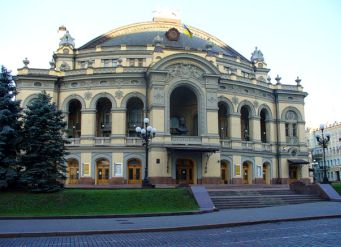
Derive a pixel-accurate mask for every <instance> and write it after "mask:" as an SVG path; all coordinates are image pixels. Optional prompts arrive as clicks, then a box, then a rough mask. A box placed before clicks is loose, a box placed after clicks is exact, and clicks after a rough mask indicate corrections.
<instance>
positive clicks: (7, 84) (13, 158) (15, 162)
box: [0, 66, 22, 189]
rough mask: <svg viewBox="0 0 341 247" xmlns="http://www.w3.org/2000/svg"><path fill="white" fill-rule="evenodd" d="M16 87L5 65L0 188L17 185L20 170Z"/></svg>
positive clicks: (0, 86) (0, 90) (0, 89)
mask: <svg viewBox="0 0 341 247" xmlns="http://www.w3.org/2000/svg"><path fill="white" fill-rule="evenodd" d="M16 95H17V91H16V87H15V84H14V81H13V79H12V76H11V73H10V72H9V71H7V69H6V68H5V67H3V66H2V67H1V72H0V189H6V188H8V189H9V188H12V187H14V186H15V185H16V180H17V179H18V174H19V171H20V167H21V166H20V161H19V153H20V149H19V145H20V142H21V140H22V138H21V121H19V119H20V117H21V110H22V109H21V108H20V101H18V100H15V96H16Z"/></svg>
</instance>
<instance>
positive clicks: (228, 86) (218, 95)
mask: <svg viewBox="0 0 341 247" xmlns="http://www.w3.org/2000/svg"><path fill="white" fill-rule="evenodd" d="M171 28H175V29H177V30H178V31H179V37H178V39H177V40H170V39H169V38H167V36H166V35H165V34H166V32H167V31H168V30H169V29H171ZM189 28H190V29H191V32H192V33H193V37H192V38H190V37H188V36H186V35H184V34H183V27H182V25H181V24H180V23H179V22H178V21H174V22H172V21H170V20H167V21H163V20H161V19H158V20H156V21H152V22H145V23H138V24H133V25H129V26H126V27H121V28H118V29H115V30H113V31H111V32H109V33H107V34H105V35H102V36H100V37H98V38H95V39H94V40H92V41H90V42H88V43H87V44H85V45H83V46H82V47H80V48H75V43H74V39H73V38H72V37H71V35H70V34H69V33H67V36H64V37H62V39H61V43H60V46H59V47H58V48H57V50H56V52H55V54H54V56H53V59H54V60H53V61H52V62H51V64H52V65H53V66H52V65H51V68H50V69H46V70H44V69H31V68H29V67H28V62H27V61H26V60H25V66H24V67H23V68H21V69H19V70H18V75H17V77H16V83H17V86H18V92H19V94H18V98H19V99H21V100H22V104H23V107H25V106H26V105H27V104H29V103H30V101H31V100H34V98H35V97H36V95H37V94H38V93H39V92H41V91H42V90H45V91H47V93H49V94H50V95H51V96H52V97H53V100H54V102H55V103H56V104H57V106H58V108H59V109H61V110H62V111H63V112H64V114H65V120H66V121H67V122H68V125H67V131H66V136H65V137H66V138H68V139H69V140H70V144H69V145H68V150H69V152H70V155H68V156H67V157H66V159H67V167H68V169H67V170H68V180H67V183H70V184H73V183H92V184H119V183H141V179H142V178H143V177H144V167H145V158H146V157H145V153H144V147H143V146H142V143H141V139H140V138H139V137H137V136H136V133H135V128H136V127H137V126H140V127H143V126H142V125H143V118H144V117H148V118H149V119H150V124H151V125H152V126H153V127H155V128H156V129H157V133H156V137H155V138H154V139H153V141H152V143H151V145H150V149H149V152H148V157H149V176H150V179H151V181H152V182H154V183H171V184H176V183H178V184H181V183H186V184H187V183H194V184H196V183H238V184H243V183H249V184H250V183H275V182H285V183H288V182H292V181H296V180H302V181H307V179H309V175H308V167H307V166H304V165H300V164H297V162H296V165H295V166H293V165H289V162H288V160H296V161H297V160H306V159H307V156H308V153H307V148H306V145H305V141H304V124H305V122H304V98H305V97H306V95H307V94H306V93H305V92H304V91H303V88H302V86H301V84H299V83H297V85H295V86H293V85H286V84H284V83H277V84H272V83H271V79H269V78H270V77H269V76H268V72H269V71H270V69H268V68H267V65H266V64H265V62H264V56H263V53H262V52H261V51H260V50H258V49H257V50H256V51H255V52H254V53H253V56H252V59H251V61H250V60H248V59H247V58H245V57H243V56H242V55H241V54H239V53H238V52H236V51H235V50H233V49H231V48H229V46H227V45H226V44H224V43H223V42H222V41H220V40H219V39H217V38H215V37H213V36H211V35H209V34H208V33H206V32H204V31H201V30H199V29H196V28H194V27H190V26H189ZM289 150H290V151H289ZM292 150H295V152H292Z"/></svg>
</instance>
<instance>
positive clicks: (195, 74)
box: [167, 63, 204, 80]
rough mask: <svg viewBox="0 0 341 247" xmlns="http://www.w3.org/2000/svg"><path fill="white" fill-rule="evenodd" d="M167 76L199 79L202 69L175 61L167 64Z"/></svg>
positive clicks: (202, 72)
mask: <svg viewBox="0 0 341 247" xmlns="http://www.w3.org/2000/svg"><path fill="white" fill-rule="evenodd" d="M167 69H168V71H169V72H168V78H169V79H172V78H174V77H180V78H195V79H198V80H201V79H202V77H203V74H204V71H203V70H201V69H200V68H198V67H197V66H195V65H192V64H185V63H177V64H173V65H171V66H169V67H168V68H167Z"/></svg>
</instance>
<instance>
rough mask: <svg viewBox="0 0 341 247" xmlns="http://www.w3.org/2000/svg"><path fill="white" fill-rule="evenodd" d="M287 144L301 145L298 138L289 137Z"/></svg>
mask: <svg viewBox="0 0 341 247" xmlns="http://www.w3.org/2000/svg"><path fill="white" fill-rule="evenodd" d="M287 144H289V145H298V144H299V140H298V137H294V136H292V137H288V136H287Z"/></svg>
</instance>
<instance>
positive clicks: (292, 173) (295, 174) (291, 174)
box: [289, 165, 298, 183]
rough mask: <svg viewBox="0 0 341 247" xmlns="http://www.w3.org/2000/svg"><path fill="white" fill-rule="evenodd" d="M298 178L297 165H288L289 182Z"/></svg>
mask: <svg viewBox="0 0 341 247" xmlns="http://www.w3.org/2000/svg"><path fill="white" fill-rule="evenodd" d="M297 179H298V167H297V166H293V165H291V166H289V183H293V182H296V181H297Z"/></svg>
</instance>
